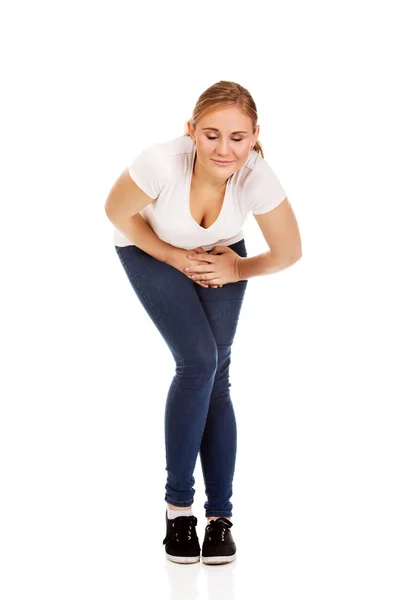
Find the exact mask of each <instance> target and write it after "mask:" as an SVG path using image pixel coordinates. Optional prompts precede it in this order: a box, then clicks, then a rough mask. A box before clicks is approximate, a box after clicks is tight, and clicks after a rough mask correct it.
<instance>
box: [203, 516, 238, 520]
mask: <svg viewBox="0 0 400 600" xmlns="http://www.w3.org/2000/svg"><path fill="white" fill-rule="evenodd" d="M220 516H221V515H220ZM207 519H208V520H209V521H210V520H211V519H214V520H217V519H219V517H207ZM224 519H228V521H232V517H224Z"/></svg>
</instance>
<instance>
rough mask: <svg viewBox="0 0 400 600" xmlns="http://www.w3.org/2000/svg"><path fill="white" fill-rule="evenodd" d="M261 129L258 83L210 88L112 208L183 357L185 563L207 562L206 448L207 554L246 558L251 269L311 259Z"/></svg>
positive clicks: (168, 413)
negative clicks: (239, 533)
mask: <svg viewBox="0 0 400 600" xmlns="http://www.w3.org/2000/svg"><path fill="white" fill-rule="evenodd" d="M259 129H260V127H259V125H257V109H256V105H255V103H254V100H253V98H252V97H251V95H250V93H249V92H248V91H247V90H246V89H245V88H244V87H242V86H241V85H239V84H237V83H234V82H230V81H220V82H218V83H216V84H214V85H212V86H211V87H209V88H208V89H207V90H205V91H204V92H203V93H202V94H201V96H200V97H199V99H198V101H197V103H196V106H195V108H194V111H193V113H192V118H191V119H190V120H189V121H187V123H186V131H185V134H184V135H182V136H179V137H177V138H174V139H172V140H168V141H166V142H160V143H157V144H153V145H151V146H149V147H148V148H146V149H145V150H143V151H142V152H141V153H140V154H139V155H138V156H136V158H135V159H134V160H133V162H132V163H131V164H130V165H129V166H128V167H127V169H125V171H124V172H123V173H122V174H121V176H120V177H119V178H118V179H117V181H116V182H115V184H114V186H113V187H112V189H111V191H110V193H109V195H108V198H107V201H106V206H105V210H106V214H107V216H108V218H109V219H110V221H111V222H112V223H113V225H114V226H115V230H114V244H115V249H116V252H117V254H118V257H119V259H120V261H121V264H122V267H123V269H124V271H125V273H126V275H127V277H128V278H129V281H130V283H131V285H132V288H133V290H134V292H135V293H136V295H137V297H138V299H139V300H140V302H141V304H142V305H143V308H144V310H145V311H146V313H147V314H148V316H149V317H150V319H151V320H152V321H153V323H154V325H155V326H156V327H157V329H158V331H159V332H160V334H161V335H162V337H163V338H164V340H165V342H166V344H167V345H168V347H169V349H170V350H171V353H172V355H173V357H174V359H175V362H176V373H175V376H174V378H173V380H172V382H171V387H170V389H169V392H168V396H167V399H166V406H165V450H166V471H167V478H166V486H165V490H166V491H165V498H164V499H165V501H166V503H167V507H166V536H165V539H164V541H163V544H165V551H166V555H167V558H168V559H169V560H172V561H174V562H181V563H183V562H196V561H198V560H200V544H199V540H198V537H197V533H196V528H195V527H196V525H197V518H196V517H195V516H194V515H193V512H192V503H193V497H194V493H195V490H194V488H193V485H194V477H193V471H194V468H195V464H196V460H197V457H198V454H199V453H200V461H201V467H202V471H203V475H204V483H205V491H206V495H207V501H206V503H205V504H204V508H205V511H206V517H207V518H208V524H207V526H206V531H205V537H204V541H203V545H202V560H203V562H205V563H213V564H222V563H226V562H230V561H232V560H234V558H235V556H236V545H235V542H234V541H233V537H232V533H231V531H230V529H231V528H232V525H233V523H232V520H231V517H232V503H231V502H230V498H231V496H232V482H233V475H234V469H235V459H236V421H235V414H234V409H233V405H232V402H231V398H230V391H229V388H230V382H229V365H230V360H231V347H232V343H233V340H234V336H235V332H236V328H237V324H238V319H239V314H240V310H241V306H242V302H243V298H244V294H245V291H246V287H247V284H248V279H249V278H250V277H255V276H260V275H265V274H268V273H273V272H276V271H279V270H280V269H283V268H286V267H288V266H290V265H292V264H293V263H295V262H296V261H297V260H299V258H300V257H301V240H300V234H299V230H298V225H297V221H296V217H295V215H294V213H293V210H292V208H291V205H290V203H289V201H288V199H287V197H286V193H285V191H284V189H283V187H282V185H281V183H280V182H279V180H278V178H277V177H276V175H275V174H274V173H273V171H272V169H271V168H270V166H269V165H268V164H267V162H266V161H265V160H264V155H263V151H262V148H261V145H260V143H259V142H258V135H259ZM250 212H251V213H252V214H253V215H254V217H255V219H256V221H257V223H258V225H259V226H260V228H261V231H262V233H263V235H264V238H265V240H266V242H267V244H268V246H269V251H266V252H264V253H262V254H260V255H258V256H253V257H247V252H246V245H245V240H244V239H243V229H242V227H243V224H244V221H245V219H246V218H247V216H248V215H249V213H250Z"/></svg>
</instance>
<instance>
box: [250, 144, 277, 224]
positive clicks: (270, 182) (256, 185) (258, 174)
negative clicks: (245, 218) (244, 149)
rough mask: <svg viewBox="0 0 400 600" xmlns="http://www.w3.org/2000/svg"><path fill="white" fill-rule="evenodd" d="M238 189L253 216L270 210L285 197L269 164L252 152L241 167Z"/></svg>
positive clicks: (259, 155)
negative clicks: (239, 188)
mask: <svg viewBox="0 0 400 600" xmlns="http://www.w3.org/2000/svg"><path fill="white" fill-rule="evenodd" d="M240 170H241V171H242V173H241V177H240V187H241V191H242V194H243V197H244V200H245V202H246V203H247V207H248V209H249V210H251V211H252V212H253V214H262V213H264V212H268V211H269V210H272V208H274V207H275V206H277V205H278V204H279V203H280V202H282V200H284V198H285V197H286V192H285V190H284V188H283V186H282V184H281V182H280V180H279V179H278V177H277V175H276V174H275V172H274V171H273V169H272V168H271V166H270V164H269V163H268V162H267V161H266V160H265V159H264V158H263V157H262V156H261V154H259V153H258V152H255V151H254V150H252V151H251V152H250V155H249V158H248V159H247V161H246V163H245V164H244V165H243V167H242V169H240Z"/></svg>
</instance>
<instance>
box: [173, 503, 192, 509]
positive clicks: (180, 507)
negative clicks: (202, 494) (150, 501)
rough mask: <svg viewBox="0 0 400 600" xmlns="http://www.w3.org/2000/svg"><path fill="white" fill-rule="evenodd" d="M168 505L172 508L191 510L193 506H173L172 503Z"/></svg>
mask: <svg viewBox="0 0 400 600" xmlns="http://www.w3.org/2000/svg"><path fill="white" fill-rule="evenodd" d="M167 506H168V508H169V509H170V510H191V508H192V506H173V505H172V504H168V502H167Z"/></svg>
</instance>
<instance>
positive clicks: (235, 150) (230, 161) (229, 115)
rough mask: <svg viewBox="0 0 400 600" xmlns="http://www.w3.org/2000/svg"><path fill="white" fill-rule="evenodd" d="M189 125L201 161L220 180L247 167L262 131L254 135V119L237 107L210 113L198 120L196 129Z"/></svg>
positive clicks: (257, 130)
mask: <svg viewBox="0 0 400 600" xmlns="http://www.w3.org/2000/svg"><path fill="white" fill-rule="evenodd" d="M188 126H189V133H190V136H191V138H192V140H193V141H195V142H196V146H197V160H198V161H199V163H200V164H201V166H202V167H204V168H205V169H206V170H207V172H208V173H209V174H210V175H213V176H214V177H217V178H219V179H220V178H223V179H227V178H228V177H230V176H231V175H232V174H233V173H234V172H235V171H238V170H239V169H240V168H241V167H242V166H243V165H244V164H245V162H246V161H247V159H248V157H249V152H250V150H251V147H252V146H254V144H255V143H256V141H257V138H258V134H259V130H260V126H259V125H257V127H256V131H255V132H254V133H253V128H252V121H251V119H250V117H248V116H247V115H246V114H245V113H243V112H242V111H241V110H240V109H239V108H238V107H236V106H232V107H229V108H221V109H219V110H216V111H214V112H212V113H209V114H208V115H206V116H205V117H203V118H202V119H200V121H198V124H197V127H196V129H194V128H193V125H192V122H191V121H189V122H188ZM215 161H224V162H225V164H220V163H218V162H215Z"/></svg>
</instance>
